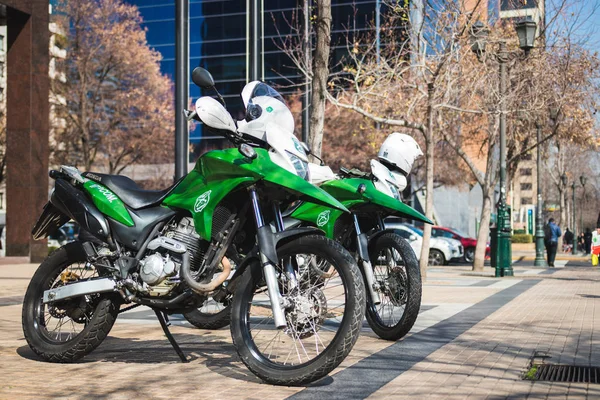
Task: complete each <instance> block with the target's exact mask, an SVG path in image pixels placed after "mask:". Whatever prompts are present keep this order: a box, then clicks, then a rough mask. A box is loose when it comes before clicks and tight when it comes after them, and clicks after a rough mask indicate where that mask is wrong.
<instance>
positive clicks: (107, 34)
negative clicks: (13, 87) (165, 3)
mask: <svg viewBox="0 0 600 400" xmlns="http://www.w3.org/2000/svg"><path fill="white" fill-rule="evenodd" d="M61 12H62V13H64V20H63V23H64V28H63V31H64V32H66V50H67V57H66V58H65V59H64V60H63V61H62V65H59V66H58V68H59V69H60V70H62V71H64V72H65V74H66V80H65V81H64V82H62V81H60V80H53V81H52V84H51V90H52V95H53V96H54V100H53V103H54V104H55V105H54V107H55V112H56V117H57V119H62V120H64V121H65V126H64V128H60V127H57V128H56V129H55V131H56V137H55V140H56V142H57V146H56V149H55V151H54V158H55V161H56V162H59V163H69V164H75V165H79V166H81V167H83V168H85V169H86V170H89V169H91V168H92V167H94V166H96V167H99V166H104V167H105V168H106V169H107V170H108V172H109V173H119V172H121V171H122V170H123V168H125V167H126V166H127V165H130V164H132V163H136V162H150V163H157V162H161V161H165V160H167V159H170V153H171V151H172V142H173V141H172V139H171V138H172V135H173V124H172V116H173V97H172V90H171V82H170V80H169V79H168V78H167V77H165V76H163V75H161V73H160V64H159V62H160V54H159V53H158V52H156V51H154V50H151V49H150V48H149V47H148V44H147V42H146V33H145V31H144V30H143V29H142V28H141V26H140V23H141V22H142V20H141V17H140V14H139V12H138V10H137V7H135V6H130V5H126V4H124V3H123V2H122V1H121V0H69V1H68V2H66V3H64V4H62V5H61Z"/></svg>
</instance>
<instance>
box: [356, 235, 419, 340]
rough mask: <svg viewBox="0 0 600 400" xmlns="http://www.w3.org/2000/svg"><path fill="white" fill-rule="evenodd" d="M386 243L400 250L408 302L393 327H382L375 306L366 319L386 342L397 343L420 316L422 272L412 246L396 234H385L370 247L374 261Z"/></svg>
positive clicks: (368, 307)
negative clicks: (406, 283)
mask: <svg viewBox="0 0 600 400" xmlns="http://www.w3.org/2000/svg"><path fill="white" fill-rule="evenodd" d="M386 241H387V242H389V243H392V244H394V245H395V246H398V248H399V249H400V251H399V253H400V255H401V256H402V259H403V260H404V263H405V268H406V275H407V278H408V284H409V293H408V302H407V304H406V308H405V310H404V314H403V315H402V318H401V319H400V321H398V323H397V324H396V325H394V326H393V327H389V326H384V325H381V324H380V323H379V322H378V318H377V315H376V314H377V312H376V311H374V309H373V306H371V305H370V304H369V305H367V311H366V317H367V322H368V323H369V326H370V327H371V329H373V332H375V334H377V336H379V337H380V338H382V339H385V340H390V341H396V340H399V339H401V338H403V337H404V336H406V334H407V333H408V332H409V331H410V330H411V329H412V327H413V325H414V324H415V322H416V320H417V317H418V316H419V310H420V308H421V295H422V283H421V271H420V269H419V262H418V260H417V256H416V255H415V253H414V251H413V250H412V248H411V247H410V244H408V242H406V240H404V239H403V238H402V237H400V236H398V235H396V234H395V233H385V234H383V235H381V236H379V237H377V239H376V242H375V243H373V244H372V246H370V247H371V254H370V255H369V256H370V258H371V260H372V261H373V260H376V257H377V254H378V253H379V250H380V249H381V248H385V247H383V246H384V243H385V242H386ZM380 246H381V247H380ZM369 302H370V300H369Z"/></svg>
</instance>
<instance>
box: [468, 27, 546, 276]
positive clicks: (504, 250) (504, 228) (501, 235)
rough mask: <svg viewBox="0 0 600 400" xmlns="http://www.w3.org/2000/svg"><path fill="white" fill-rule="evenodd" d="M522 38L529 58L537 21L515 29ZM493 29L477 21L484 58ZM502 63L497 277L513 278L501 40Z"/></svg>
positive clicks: (502, 55)
mask: <svg viewBox="0 0 600 400" xmlns="http://www.w3.org/2000/svg"><path fill="white" fill-rule="evenodd" d="M515 28H516V31H517V36H518V37H519V47H520V48H521V49H522V50H524V51H525V55H527V54H528V53H529V50H531V49H532V48H533V43H534V40H535V31H536V24H535V22H533V21H521V22H519V23H517V24H516V26H515ZM488 34H489V30H488V29H487V28H486V27H485V25H484V24H483V23H482V22H481V21H477V22H476V23H475V24H474V25H473V27H472V29H471V50H473V52H474V53H475V54H477V56H478V58H480V59H481V57H480V56H481V55H482V54H483V53H484V52H485V47H486V41H487V36H488ZM495 56H496V59H497V60H498V64H499V67H500V68H499V73H500V98H501V101H500V110H499V111H500V121H499V122H500V123H499V131H500V132H499V136H500V199H499V201H498V203H497V205H496V215H497V217H496V218H497V231H496V238H497V240H496V241H495V246H496V249H495V252H494V253H493V254H495V257H496V277H503V276H513V275H514V272H513V269H512V248H511V227H510V210H509V208H508V205H507V204H506V101H505V97H506V80H507V77H506V63H507V61H508V57H509V54H508V52H507V51H506V43H505V42H504V41H501V42H500V44H499V48H498V52H497V53H496V54H495Z"/></svg>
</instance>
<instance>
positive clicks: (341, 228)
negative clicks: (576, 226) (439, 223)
mask: <svg viewBox="0 0 600 400" xmlns="http://www.w3.org/2000/svg"><path fill="white" fill-rule="evenodd" d="M373 161H375V160H373ZM373 164H374V163H373V162H372V169H373V170H376V168H374V165H373ZM382 167H383V165H381V164H379V165H377V169H381V168H382ZM394 182H395V180H394V177H393V175H392V174H391V173H389V171H388V172H387V179H386V178H385V175H384V178H381V175H379V177H378V176H376V175H375V174H373V173H371V174H366V173H362V172H360V171H357V170H347V169H344V168H342V169H341V170H340V173H339V176H338V179H333V180H328V181H326V182H324V183H323V184H321V186H320V187H321V188H322V189H323V190H325V191H326V192H328V193H330V194H331V195H332V196H333V197H335V198H336V199H338V200H339V201H340V202H341V203H342V204H344V205H345V206H346V207H347V208H348V209H350V212H351V214H347V213H342V212H338V211H339V210H335V209H333V208H331V207H328V206H323V205H320V204H314V203H311V202H305V203H302V204H301V205H300V206H299V207H297V208H296V209H294V210H290V211H288V212H287V213H286V214H288V217H287V218H285V219H284V225H285V226H286V227H288V228H296V227H299V226H307V225H308V226H316V227H319V228H320V229H322V230H323V231H324V232H325V235H326V236H327V237H329V238H332V239H334V240H336V241H337V242H338V243H341V244H342V245H343V246H344V248H346V249H347V250H349V251H350V252H351V253H353V254H354V255H355V258H356V259H357V261H358V263H359V265H360V269H361V272H362V274H363V278H364V281H365V287H366V289H367V298H366V301H367V304H366V317H367V322H368V323H369V326H370V327H371V329H373V331H374V332H375V333H376V334H377V335H378V336H379V337H381V338H382V339H386V340H398V339H400V338H402V337H404V336H405V335H406V334H407V333H408V332H409V331H410V329H411V328H412V326H413V325H414V323H415V321H416V319H417V316H418V313H419V309H420V306H421V273H420V270H419V263H418V261H417V257H416V255H415V254H414V251H413V250H412V248H411V246H410V244H409V243H408V242H407V241H406V240H405V239H404V238H402V237H401V236H400V235H398V234H397V233H396V232H395V231H394V230H393V229H386V227H385V223H384V218H385V217H388V216H397V217H402V218H405V219H409V220H416V221H421V222H423V223H431V221H430V220H429V219H428V218H426V217H425V216H424V215H422V214H421V213H419V212H418V211H416V210H414V209H412V208H411V207H409V206H407V205H406V204H404V203H402V202H401V201H398V200H397V199H395V198H394V197H392V196H391V195H390V194H389V193H387V191H385V190H382V189H381V188H380V186H381V185H386V186H389V191H390V192H391V193H398V191H397V189H396V187H395V183H394ZM322 263H323V264H324V265H325V266H326V263H325V262H324V261H322ZM313 268H314V269H315V270H316V271H317V273H318V272H319V271H323V268H322V267H321V265H320V264H317V263H315V264H313Z"/></svg>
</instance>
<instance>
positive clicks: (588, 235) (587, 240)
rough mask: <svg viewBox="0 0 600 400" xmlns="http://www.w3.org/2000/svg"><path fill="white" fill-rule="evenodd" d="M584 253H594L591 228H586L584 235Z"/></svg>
mask: <svg viewBox="0 0 600 400" xmlns="http://www.w3.org/2000/svg"><path fill="white" fill-rule="evenodd" d="M583 244H584V247H583V249H582V250H583V251H584V252H585V254H586V255H588V254H590V253H591V252H592V231H591V230H590V228H585V233H584V234H583Z"/></svg>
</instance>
